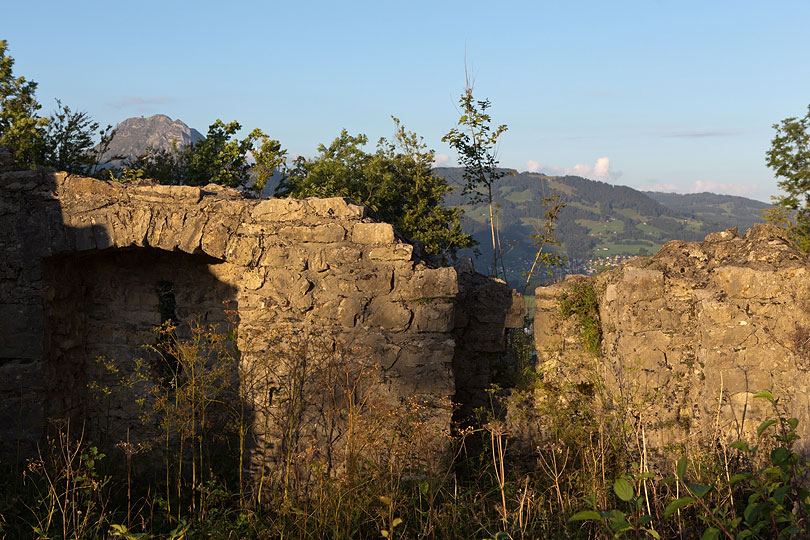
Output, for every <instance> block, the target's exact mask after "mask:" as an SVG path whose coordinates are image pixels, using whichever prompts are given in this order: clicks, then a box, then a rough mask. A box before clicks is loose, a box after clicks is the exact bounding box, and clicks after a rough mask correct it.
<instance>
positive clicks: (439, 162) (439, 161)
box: [433, 154, 450, 167]
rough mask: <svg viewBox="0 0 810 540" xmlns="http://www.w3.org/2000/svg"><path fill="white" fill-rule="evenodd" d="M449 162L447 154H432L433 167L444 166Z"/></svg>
mask: <svg viewBox="0 0 810 540" xmlns="http://www.w3.org/2000/svg"><path fill="white" fill-rule="evenodd" d="M449 163H450V156H448V155H447V154H436V155H435V156H433V166H434V167H444V166H445V165H448V164H449Z"/></svg>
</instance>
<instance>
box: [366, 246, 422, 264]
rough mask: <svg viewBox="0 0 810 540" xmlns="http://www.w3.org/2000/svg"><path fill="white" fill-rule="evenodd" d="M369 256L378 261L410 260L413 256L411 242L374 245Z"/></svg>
mask: <svg viewBox="0 0 810 540" xmlns="http://www.w3.org/2000/svg"><path fill="white" fill-rule="evenodd" d="M368 258H369V259H371V260H376V261H410V260H411V259H412V258H413V246H412V245H411V244H394V245H393V246H390V247H389V246H381V247H374V248H371V249H370V250H369V251H368Z"/></svg>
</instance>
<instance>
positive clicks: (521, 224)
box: [436, 168, 771, 286]
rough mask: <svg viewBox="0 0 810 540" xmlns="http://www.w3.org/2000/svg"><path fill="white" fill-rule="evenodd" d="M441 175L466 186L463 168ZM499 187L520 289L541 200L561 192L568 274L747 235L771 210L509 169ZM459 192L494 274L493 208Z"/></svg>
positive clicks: (481, 263)
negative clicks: (720, 235)
mask: <svg viewBox="0 0 810 540" xmlns="http://www.w3.org/2000/svg"><path fill="white" fill-rule="evenodd" d="M436 172H437V174H439V175H441V176H443V177H445V178H446V179H447V180H448V182H449V183H450V184H452V185H459V184H460V183H461V180H462V172H463V170H462V169H460V168H439V169H436ZM508 172H510V173H511V174H512V176H505V177H504V178H502V179H501V180H500V181H499V183H498V184H497V185H496V186H495V192H494V198H495V202H496V203H497V205H498V219H499V222H500V235H501V244H502V246H503V249H504V252H505V253H506V255H505V257H504V261H505V266H506V270H507V277H508V281H509V282H510V284H512V285H513V286H517V285H519V284H520V283H521V281H522V280H524V279H525V278H521V275H522V273H523V272H524V271H525V270H527V269H528V268H529V267H530V266H531V262H532V260H533V259H534V256H535V249H534V246H533V240H532V238H531V237H530V236H531V235H532V234H534V233H535V231H536V229H537V227H538V226H540V225H541V224H542V223H541V220H542V217H543V214H544V208H543V206H542V198H543V197H544V196H550V195H551V194H552V193H554V192H555V191H556V192H557V193H559V194H560V195H561V197H562V198H563V200H564V201H565V202H566V207H565V208H564V209H563V211H562V212H561V213H560V217H559V221H558V225H557V229H556V236H557V239H558V240H560V241H561V242H562V243H563V246H562V247H561V248H560V251H561V252H562V253H564V254H565V255H566V256H567V257H568V259H569V264H568V267H567V268H565V269H564V270H563V272H566V273H580V272H589V271H593V270H594V269H596V268H597V267H599V266H600V265H609V264H614V263H615V262H617V261H618V260H621V259H623V258H626V257H629V256H635V255H645V254H651V253H654V252H655V251H657V250H658V249H659V248H660V247H661V246H662V245H663V244H664V243H665V242H668V241H669V240H687V241H695V240H702V239H703V237H704V236H706V235H707V234H709V233H710V232H715V231H719V230H724V229H727V228H731V227H738V228H739V229H740V231H741V232H744V231H745V230H746V229H748V228H749V227H751V225H753V223H754V222H757V221H762V219H761V212H762V210H763V209H766V208H770V207H771V205H768V204H765V203H762V202H759V201H754V200H751V199H746V198H744V197H735V196H730V195H717V194H713V193H698V194H689V195H679V194H674V193H648V192H641V191H638V190H635V189H633V188H630V187H626V186H614V185H611V184H607V183H605V182H597V181H594V180H588V179H586V178H581V177H578V176H556V177H553V176H546V175H544V174H535V173H526V172H524V173H517V172H516V171H508ZM460 191H461V190H460V189H457V190H456V191H454V192H453V193H452V194H451V196H450V197H448V199H447V203H448V204H451V205H460V206H461V207H462V208H464V211H465V220H464V227H465V230H467V231H468V232H470V233H471V234H473V236H474V237H475V238H476V240H478V242H479V246H478V250H480V252H481V256H480V257H478V258H477V259H476V267H477V268H478V270H479V271H482V272H486V271H487V270H488V265H489V261H490V260H491V257H492V248H491V240H490V232H489V223H488V216H489V215H488V211H487V208H486V205H484V204H478V205H470V204H465V201H464V200H462V198H461V196H460Z"/></svg>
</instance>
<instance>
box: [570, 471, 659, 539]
mask: <svg viewBox="0 0 810 540" xmlns="http://www.w3.org/2000/svg"><path fill="white" fill-rule="evenodd" d="M652 477H653V475H652V474H651V473H635V474H624V475H622V476H620V477H619V478H617V479H616V480H615V481H614V482H613V493H614V494H615V495H616V497H617V498H618V499H619V500H620V501H622V502H623V503H626V504H625V505H624V506H625V507H626V509H627V512H624V511H622V510H618V509H615V510H606V511H599V510H597V505H596V499H595V497H590V498H588V501H589V503H590V505H591V507H592V508H593V509H592V510H581V511H579V512H577V513H576V514H574V515H573V516H571V518H570V519H569V521H572V522H577V521H595V522H598V523H600V524H601V525H602V526H603V527H604V529H605V532H606V533H607V536H608V537H610V538H654V539H656V540H660V538H661V535H660V533H659V532H658V531H657V530H656V529H655V527H654V526H653V516H652V515H650V513H649V508H650V505H649V504H648V501H647V499H646V498H645V496H644V494H643V492H644V491H645V490H644V489H643V488H642V487H641V484H642V483H643V482H644V481H645V480H649V479H651V478H652Z"/></svg>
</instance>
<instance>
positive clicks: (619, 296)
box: [535, 225, 810, 448]
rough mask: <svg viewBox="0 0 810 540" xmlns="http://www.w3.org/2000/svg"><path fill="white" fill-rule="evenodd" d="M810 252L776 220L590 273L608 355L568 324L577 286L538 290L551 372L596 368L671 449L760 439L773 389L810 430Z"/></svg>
mask: <svg viewBox="0 0 810 540" xmlns="http://www.w3.org/2000/svg"><path fill="white" fill-rule="evenodd" d="M809 273H810V260H808V258H807V257H805V256H803V255H802V254H800V253H798V252H797V251H796V250H795V249H794V248H793V247H792V246H791V245H790V242H789V241H788V240H787V238H786V237H785V236H784V235H783V233H782V232H781V231H780V230H779V229H778V228H775V227H772V226H767V225H756V226H755V227H754V228H753V229H751V230H749V231H748V232H747V233H746V234H745V235H744V236H743V237H740V236H738V235H737V231H736V230H729V231H725V232H722V233H714V234H710V235H709V236H707V237H706V239H705V241H704V242H679V241H673V242H669V243H667V244H666V245H664V247H663V248H661V250H660V251H659V252H658V253H657V254H656V255H654V256H652V257H643V258H637V259H634V260H631V261H629V262H628V263H626V264H624V265H622V266H621V267H619V268H618V269H615V270H612V271H609V272H606V273H604V274H602V275H600V276H597V277H594V278H577V279H590V282H591V283H592V285H593V286H594V287H595V289H596V291H597V293H598V298H599V313H600V318H601V327H602V331H603V343H602V354H601V357H600V358H594V357H593V356H592V355H589V354H588V353H587V352H585V351H584V350H583V349H582V347H581V346H580V344H579V343H578V332H579V329H578V328H577V324H576V323H575V322H574V321H561V320H560V317H559V302H558V300H559V297H560V295H561V294H562V293H563V292H564V291H565V289H566V284H565V283H562V284H558V285H555V286H552V287H541V288H538V289H537V306H538V309H537V314H536V319H535V333H536V335H535V337H536V345H537V351H538V362H539V364H540V367H541V370H542V371H543V372H544V373H545V374H546V376H547V377H549V378H550V379H552V380H555V379H556V380H558V381H562V380H567V381H569V382H573V383H575V384H576V383H577V382H583V381H582V378H583V377H587V376H588V375H587V374H596V375H598V376H599V378H600V379H601V380H603V381H604V382H605V384H606V386H605V388H606V391H607V393H608V394H610V395H612V396H613V397H614V400H615V402H616V403H617V404H620V405H621V406H622V407H626V410H627V412H628V418H633V417H634V418H635V419H637V421H638V422H640V423H641V425H643V426H644V427H645V429H646V437H647V441H648V444H650V445H651V446H654V447H657V448H664V447H665V446H667V445H669V444H679V443H683V442H686V441H688V440H689V439H690V438H697V439H700V440H703V441H709V440H712V438H713V437H716V436H721V437H725V438H726V439H728V440H736V439H738V438H746V437H750V436H751V434H752V432H755V430H756V427H757V425H758V424H759V422H760V421H761V420H762V419H763V418H764V417H765V416H766V415H769V414H770V415H773V412H772V410H770V409H769V407H770V405H769V404H768V403H767V402H766V401H765V400H761V399H756V400H755V399H753V396H754V394H755V393H756V392H758V391H760V390H763V389H772V390H773V393H774V395H776V396H778V397H780V398H781V401H782V403H783V404H784V405H785V406H786V411H785V412H786V413H787V414H789V415H791V416H795V417H797V418H798V419H799V422H800V424H799V431H800V433H801V434H802V436H803V437H804V438H806V435H807V434H808V433H810V397H809V396H810V393H808V390H810V388H809V387H808V385H810V378H809V377H808V370H810V347H809V346H808V343H810V339H808V336H810V281H808V275H809Z"/></svg>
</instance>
